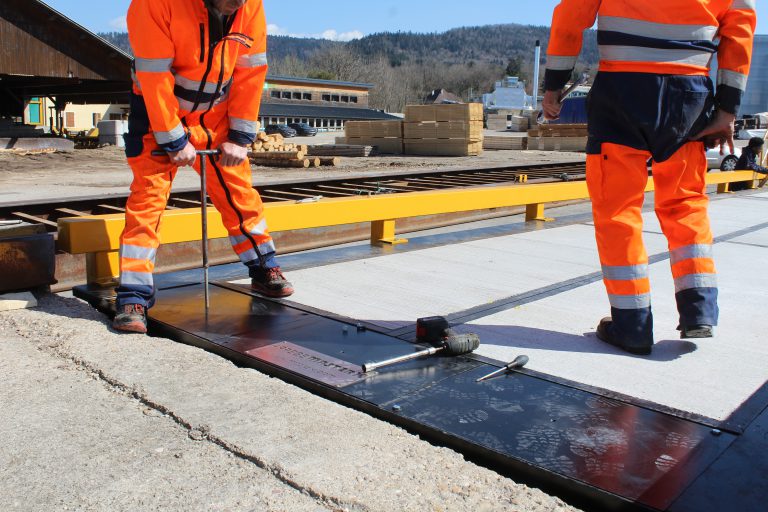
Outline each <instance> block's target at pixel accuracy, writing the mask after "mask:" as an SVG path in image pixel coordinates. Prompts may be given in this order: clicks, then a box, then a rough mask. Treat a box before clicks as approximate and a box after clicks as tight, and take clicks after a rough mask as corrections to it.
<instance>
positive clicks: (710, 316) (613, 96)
mask: <svg viewBox="0 0 768 512" xmlns="http://www.w3.org/2000/svg"><path fill="white" fill-rule="evenodd" d="M595 20H597V30H598V44H599V49H600V69H599V73H598V75H597V77H596V79H595V82H594V84H593V87H592V90H591V92H590V95H589V98H588V103H587V104H588V106H587V110H588V116H589V139H588V143H587V185H588V187H589V193H590V197H591V198H592V203H593V215H594V221H595V231H596V238H597V247H598V252H599V254H600V262H601V264H602V268H603V280H604V282H605V287H606V289H607V291H608V297H609V299H610V304H611V317H610V318H604V319H603V320H602V321H601V322H600V325H599V326H598V328H597V336H598V338H599V339H601V340H602V341H605V342H607V343H610V344H612V345H615V346H617V347H619V348H621V349H623V350H625V351H627V352H630V353H634V354H650V353H651V349H652V346H653V317H652V314H651V299H650V291H651V290H650V283H649V280H648V255H647V253H646V250H645V247H644V245H643V239H642V217H641V209H642V206H643V199H644V188H645V186H646V183H647V180H648V172H647V166H646V164H647V161H648V160H649V159H650V158H652V159H653V163H652V171H653V178H654V182H655V187H656V193H655V201H656V204H655V206H656V215H657V216H658V218H659V221H660V222H661V227H662V230H663V231H664V234H665V235H666V237H667V241H668V243H669V254H670V260H671V265H672V274H673V276H674V279H675V289H676V300H677V308H678V312H679V315H680V323H679V326H678V329H679V330H680V331H681V337H682V338H707V337H711V336H712V334H713V327H714V326H715V325H717V321H718V306H717V282H716V274H715V264H714V260H713V257H712V232H711V230H710V225H709V217H708V214H707V204H708V199H707V196H706V192H705V174H706V170H707V163H706V159H705V145H706V146H709V147H712V146H714V145H720V148H721V151H722V150H723V146H724V145H725V144H727V145H728V146H729V147H730V149H731V152H733V125H734V120H735V117H736V113H737V111H738V108H739V105H740V103H741V97H742V95H743V93H744V89H745V88H746V84H747V75H748V74H749V66H750V60H751V52H752V41H753V37H754V30H755V23H756V16H755V0H665V1H664V2H648V1H646V0H562V1H561V2H560V4H559V5H558V6H557V7H556V8H555V13H554V17H553V21H552V33H551V37H550V42H549V48H548V51H547V54H548V55H547V71H546V75H545V79H544V88H545V91H546V92H545V95H544V103H543V109H544V114H545V117H546V118H547V119H550V120H554V119H557V117H558V116H559V113H560V106H561V104H560V101H561V98H560V96H561V92H562V90H563V88H564V86H565V85H566V83H567V82H568V80H569V79H570V77H571V75H572V73H573V68H574V67H575V64H576V61H577V57H578V55H579V52H580V51H581V45H582V34H583V31H584V30H585V29H588V28H590V27H592V26H593V25H594V23H595ZM715 54H716V55H717V60H718V66H719V71H718V76H717V93H716V94H715V93H714V86H713V84H712V81H711V80H710V78H709V63H710V61H711V59H712V57H713V56H715Z"/></svg>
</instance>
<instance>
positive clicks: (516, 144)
mask: <svg viewBox="0 0 768 512" xmlns="http://www.w3.org/2000/svg"><path fill="white" fill-rule="evenodd" d="M483 149H487V150H496V151H499V150H523V149H528V137H503V136H492V135H491V136H486V137H485V138H483Z"/></svg>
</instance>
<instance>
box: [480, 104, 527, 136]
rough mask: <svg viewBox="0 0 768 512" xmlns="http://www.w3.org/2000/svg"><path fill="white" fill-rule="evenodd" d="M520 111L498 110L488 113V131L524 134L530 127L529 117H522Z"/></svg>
mask: <svg viewBox="0 0 768 512" xmlns="http://www.w3.org/2000/svg"><path fill="white" fill-rule="evenodd" d="M523 114H524V112H523V111H521V110H505V109H500V110H497V111H495V112H490V113H488V118H487V120H486V124H487V127H488V129H489V130H493V131H497V132H498V131H512V132H526V131H528V128H529V127H530V120H531V119H530V116H525V115H523Z"/></svg>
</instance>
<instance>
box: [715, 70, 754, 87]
mask: <svg viewBox="0 0 768 512" xmlns="http://www.w3.org/2000/svg"><path fill="white" fill-rule="evenodd" d="M747 78H748V77H747V75H744V74H741V73H737V72H736V71H730V70H727V69H718V70H717V85H728V86H730V87H733V88H735V89H738V90H740V91H746V90H747Z"/></svg>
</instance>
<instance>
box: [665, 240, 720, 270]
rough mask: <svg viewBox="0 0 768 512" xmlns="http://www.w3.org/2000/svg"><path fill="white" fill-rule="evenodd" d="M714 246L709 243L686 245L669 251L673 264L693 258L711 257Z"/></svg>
mask: <svg viewBox="0 0 768 512" xmlns="http://www.w3.org/2000/svg"><path fill="white" fill-rule="evenodd" d="M711 257H712V246H711V245H709V244H699V245H686V246H685V247H680V248H677V249H675V250H674V251H670V252H669V259H670V260H671V262H672V265H674V264H675V263H680V262H681V261H685V260H690V259H692V258H711Z"/></svg>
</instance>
